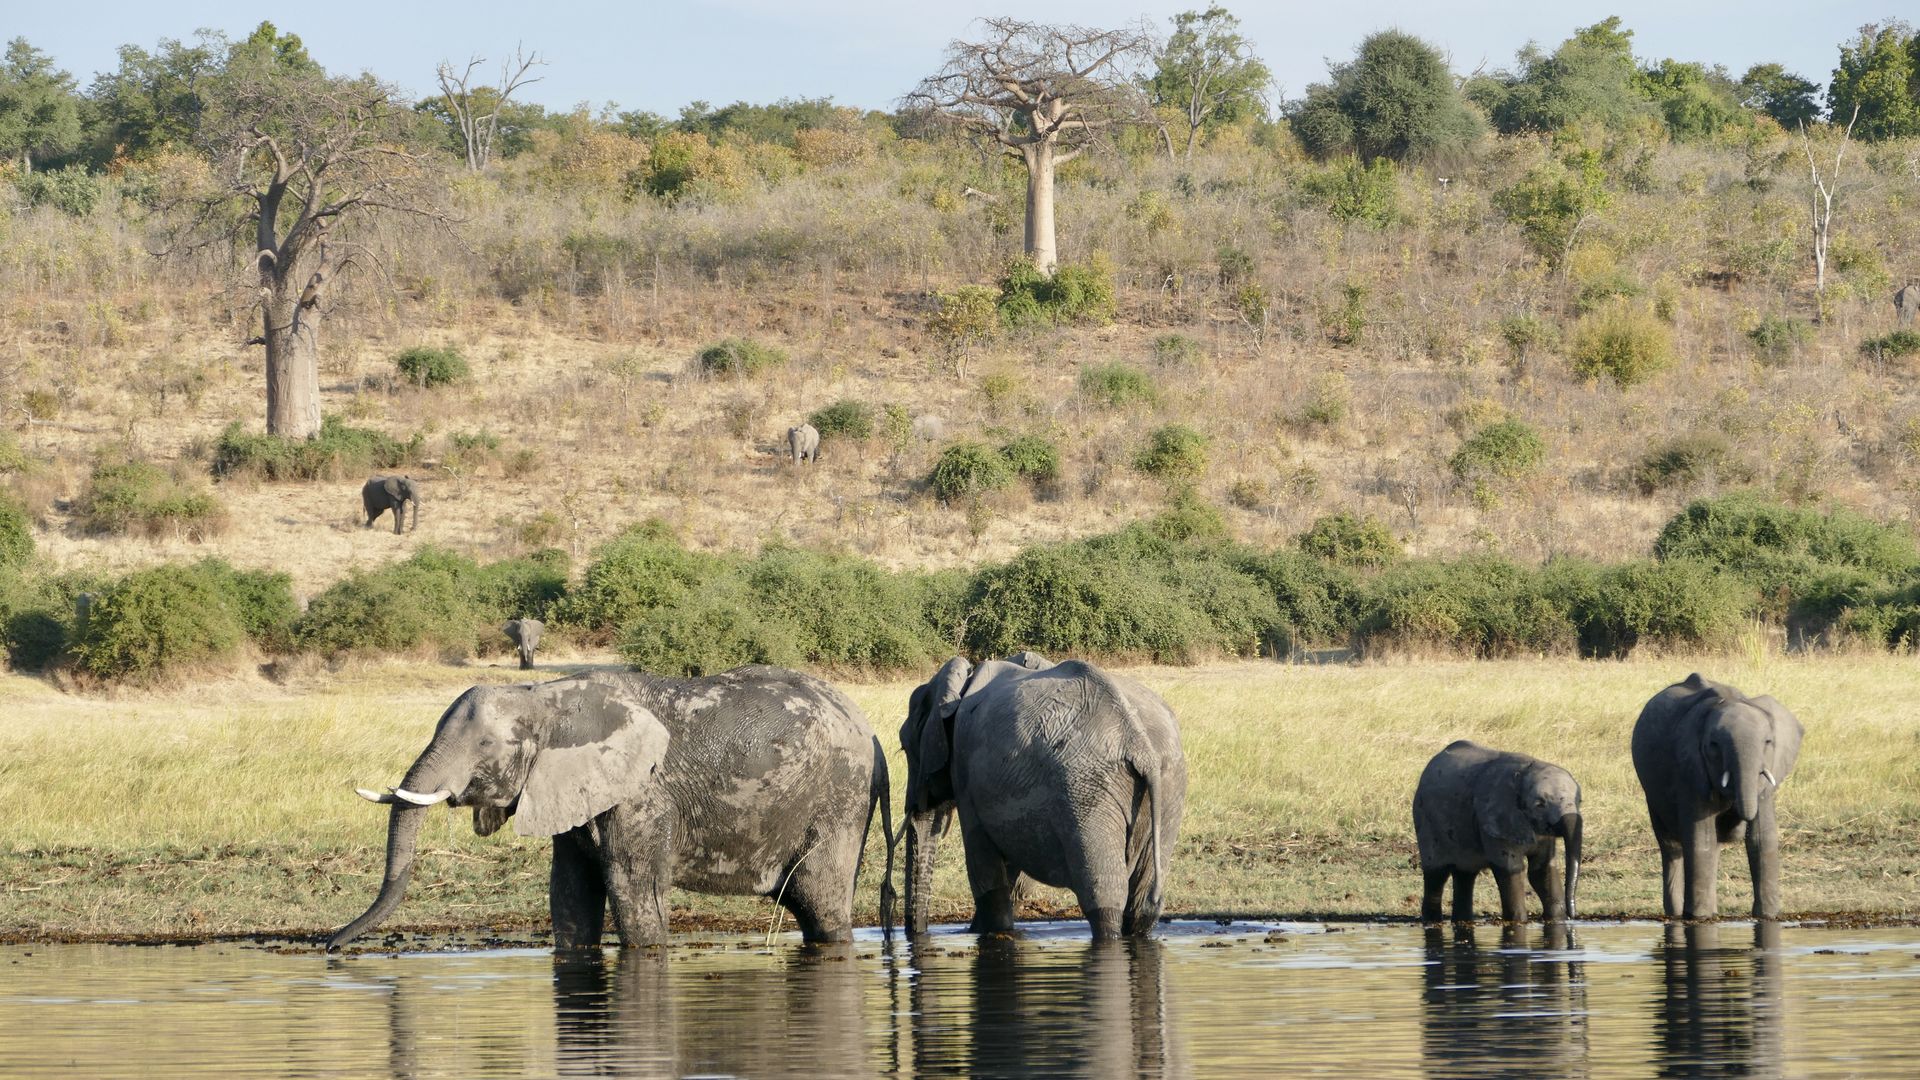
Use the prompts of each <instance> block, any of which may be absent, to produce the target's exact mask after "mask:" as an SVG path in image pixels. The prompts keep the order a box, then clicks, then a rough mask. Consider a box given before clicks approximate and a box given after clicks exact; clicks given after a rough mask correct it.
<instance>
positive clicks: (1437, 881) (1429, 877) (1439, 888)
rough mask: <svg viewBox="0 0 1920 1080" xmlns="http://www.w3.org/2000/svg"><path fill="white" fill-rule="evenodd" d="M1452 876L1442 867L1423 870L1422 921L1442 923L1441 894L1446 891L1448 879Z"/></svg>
mask: <svg viewBox="0 0 1920 1080" xmlns="http://www.w3.org/2000/svg"><path fill="white" fill-rule="evenodd" d="M1449 876H1451V875H1450V873H1449V872H1448V870H1447V868H1446V867H1444V866H1442V867H1438V868H1436V869H1433V870H1422V871H1421V877H1422V886H1423V888H1422V892H1421V896H1420V921H1421V922H1426V923H1437V922H1439V921H1440V894H1441V893H1442V892H1444V891H1446V888H1447V878H1448V877H1449Z"/></svg>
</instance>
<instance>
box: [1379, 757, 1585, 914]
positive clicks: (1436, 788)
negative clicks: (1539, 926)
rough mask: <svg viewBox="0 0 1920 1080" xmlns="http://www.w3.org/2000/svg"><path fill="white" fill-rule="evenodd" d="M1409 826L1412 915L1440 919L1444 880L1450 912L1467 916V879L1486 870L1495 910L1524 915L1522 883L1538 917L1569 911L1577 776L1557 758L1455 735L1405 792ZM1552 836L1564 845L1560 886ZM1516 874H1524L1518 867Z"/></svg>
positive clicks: (1577, 836)
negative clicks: (1409, 801)
mask: <svg viewBox="0 0 1920 1080" xmlns="http://www.w3.org/2000/svg"><path fill="white" fill-rule="evenodd" d="M1413 834H1414V837H1415V839H1416V840H1417V841H1418V843H1419V845H1420V871H1421V874H1422V875H1423V876H1424V878H1425V881H1424V886H1425V893H1424V896H1423V898H1422V900H1421V903H1420V917H1421V918H1422V919H1424V920H1426V921H1427V922H1438V921H1439V919H1440V894H1441V892H1442V891H1443V890H1444V889H1445V888H1446V886H1447V881H1448V879H1449V878H1451V879H1452V881H1453V918H1454V920H1455V921H1456V922H1468V921H1471V920H1472V919H1473V880H1474V878H1476V877H1478V876H1479V874H1480V871H1482V870H1488V869H1491V870H1492V871H1493V880H1494V881H1495V882H1496V883H1497V884H1498V885H1499V888H1500V917H1501V918H1502V919H1504V920H1506V921H1507V922H1525V921H1526V918H1527V882H1532V884H1533V891H1534V893H1535V894H1536V895H1538V896H1539V897H1540V903H1541V906H1542V908H1543V909H1544V911H1545V915H1546V919H1547V921H1548V922H1555V921H1558V920H1559V919H1560V918H1561V917H1562V916H1563V915H1564V916H1565V917H1566V918H1569V919H1571V918H1573V913H1574V902H1573V894H1574V888H1575V886H1576V885H1577V884H1578V883H1579V880H1580V843H1581V825H1580V785H1579V784H1577V783H1575V782H1574V780H1573V776H1572V775H1571V774H1570V773H1568V772H1567V770H1565V769H1563V768H1561V767H1560V766H1558V765H1549V764H1547V763H1546V762H1544V761H1540V760H1538V759H1536V758H1531V757H1528V756H1527V755H1525V754H1515V753H1503V752H1501V751H1498V750H1489V749H1487V748H1486V747H1484V746H1480V745H1478V744H1476V743H1471V742H1468V741H1467V740H1465V739H1461V740H1459V741H1457V742H1453V743H1450V744H1448V746H1447V748H1446V749H1444V750H1442V751H1440V752H1439V753H1438V754H1435V755H1434V756H1433V760H1432V761H1429V762H1428V763H1427V767H1426V769H1425V770H1424V771H1422V772H1421V774H1420V786H1419V787H1417V788H1415V789H1414V793H1413ZM1555 838H1559V839H1562V840H1564V841H1565V842H1566V845H1567V866H1566V880H1565V885H1564V892H1563V891H1562V883H1561V881H1560V880H1559V879H1557V878H1555V877H1554V874H1553V847H1554V840H1555ZM1522 875H1524V877H1523V876H1522Z"/></svg>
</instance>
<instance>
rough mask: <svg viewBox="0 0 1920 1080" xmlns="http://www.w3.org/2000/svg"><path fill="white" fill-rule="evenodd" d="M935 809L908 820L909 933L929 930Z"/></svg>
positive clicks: (921, 812)
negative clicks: (928, 918) (928, 915)
mask: <svg viewBox="0 0 1920 1080" xmlns="http://www.w3.org/2000/svg"><path fill="white" fill-rule="evenodd" d="M933 825H934V822H933V812H932V811H931V810H918V811H915V812H914V813H913V814H912V815H910V816H909V817H908V819H907V936H909V937H920V936H921V935H923V934H925V933H926V932H927V911H928V907H929V905H930V903H931V901H932V894H933V848H934V828H933Z"/></svg>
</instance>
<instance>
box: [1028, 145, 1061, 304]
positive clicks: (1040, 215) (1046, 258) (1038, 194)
mask: <svg viewBox="0 0 1920 1080" xmlns="http://www.w3.org/2000/svg"><path fill="white" fill-rule="evenodd" d="M1026 161H1027V258H1029V259H1032V260H1033V265H1034V266H1035V267H1037V268H1038V269H1039V270H1040V272H1041V273H1043V274H1051V273H1053V271H1054V268H1055V267H1057V266H1059V265H1060V252H1059V249H1058V248H1057V247H1056V246H1055V245H1054V239H1053V145H1052V144H1051V143H1044V142H1043V143H1037V144H1035V145H1034V146H1032V147H1031V148H1029V149H1028V151H1027V154H1026Z"/></svg>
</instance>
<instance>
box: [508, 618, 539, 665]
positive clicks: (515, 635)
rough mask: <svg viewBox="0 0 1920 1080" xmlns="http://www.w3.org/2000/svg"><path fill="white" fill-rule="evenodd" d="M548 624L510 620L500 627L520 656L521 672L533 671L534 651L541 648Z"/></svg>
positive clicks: (529, 620)
mask: <svg viewBox="0 0 1920 1080" xmlns="http://www.w3.org/2000/svg"><path fill="white" fill-rule="evenodd" d="M546 629H547V624H546V623H543V622H541V621H540V620H539V619H508V620H507V621H506V622H505V623H504V624H502V625H501V627H500V632H501V633H503V634H505V635H507V640H508V641H511V642H513V647H514V649H515V650H516V651H518V652H519V654H520V670H521V671H532V670H533V651H534V650H535V649H538V648H539V647H540V635H541V634H543V633H545V632H546Z"/></svg>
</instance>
